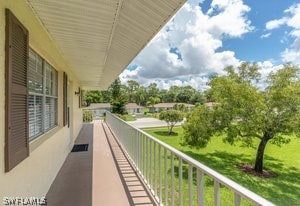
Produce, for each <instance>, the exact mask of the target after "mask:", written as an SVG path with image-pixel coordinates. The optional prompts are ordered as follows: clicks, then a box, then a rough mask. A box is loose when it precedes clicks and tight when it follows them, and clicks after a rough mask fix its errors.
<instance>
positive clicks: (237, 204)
mask: <svg viewBox="0 0 300 206" xmlns="http://www.w3.org/2000/svg"><path fill="white" fill-rule="evenodd" d="M240 205H241V196H240V195H239V194H237V193H236V192H235V193H234V206H240Z"/></svg>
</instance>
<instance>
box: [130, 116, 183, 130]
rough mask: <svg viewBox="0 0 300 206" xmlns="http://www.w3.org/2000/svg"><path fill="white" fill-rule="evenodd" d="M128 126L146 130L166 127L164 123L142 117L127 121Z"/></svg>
mask: <svg viewBox="0 0 300 206" xmlns="http://www.w3.org/2000/svg"><path fill="white" fill-rule="evenodd" d="M127 123H128V124H130V125H132V126H134V127H137V128H148V127H164V126H168V125H167V123H166V122H165V121H162V120H159V119H155V118H152V117H143V118H138V119H137V120H135V121H129V122H127ZM180 124H181V123H177V124H176V125H180Z"/></svg>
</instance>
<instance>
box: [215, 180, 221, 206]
mask: <svg viewBox="0 0 300 206" xmlns="http://www.w3.org/2000/svg"><path fill="white" fill-rule="evenodd" d="M214 205H215V206H220V183H219V182H218V181H217V180H214Z"/></svg>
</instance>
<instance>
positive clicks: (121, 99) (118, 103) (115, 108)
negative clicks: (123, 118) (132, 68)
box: [111, 78, 127, 114]
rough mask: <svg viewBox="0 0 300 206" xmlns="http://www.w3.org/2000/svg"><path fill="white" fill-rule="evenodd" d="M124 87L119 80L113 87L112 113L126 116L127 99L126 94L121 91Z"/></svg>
mask: <svg viewBox="0 0 300 206" xmlns="http://www.w3.org/2000/svg"><path fill="white" fill-rule="evenodd" d="M121 88H122V85H121V81H120V79H119V78H117V79H116V80H115V81H114V82H113V83H112V85H111V97H112V99H111V106H112V112H113V113H117V114H125V113H126V110H125V104H126V103H127V97H126V95H125V94H124V92H122V91H121Z"/></svg>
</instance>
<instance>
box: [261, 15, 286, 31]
mask: <svg viewBox="0 0 300 206" xmlns="http://www.w3.org/2000/svg"><path fill="white" fill-rule="evenodd" d="M287 20H288V19H287V18H285V17H284V18H281V19H274V20H271V21H268V22H267V23H266V29H268V30H272V29H277V28H279V27H281V26H282V25H284V24H286V22H287Z"/></svg>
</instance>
